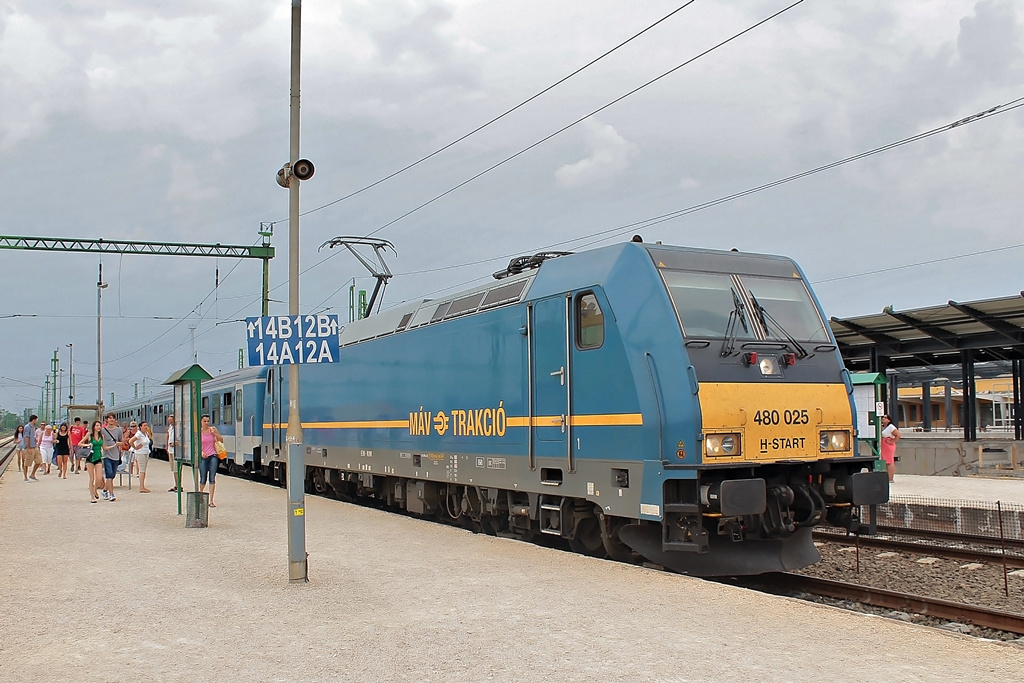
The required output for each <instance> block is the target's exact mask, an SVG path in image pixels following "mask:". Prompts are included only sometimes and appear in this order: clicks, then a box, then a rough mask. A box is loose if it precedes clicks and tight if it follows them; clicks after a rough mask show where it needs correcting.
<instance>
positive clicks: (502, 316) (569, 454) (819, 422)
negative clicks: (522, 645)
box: [204, 242, 888, 576]
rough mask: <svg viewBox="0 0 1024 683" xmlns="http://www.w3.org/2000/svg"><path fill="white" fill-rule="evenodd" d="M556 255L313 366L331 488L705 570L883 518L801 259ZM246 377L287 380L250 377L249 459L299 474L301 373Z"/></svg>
mask: <svg viewBox="0 0 1024 683" xmlns="http://www.w3.org/2000/svg"><path fill="white" fill-rule="evenodd" d="M545 256H547V255H543V254H542V255H538V256H537V257H532V258H527V259H517V260H514V261H513V262H512V263H511V264H510V266H509V268H508V269H507V270H505V271H503V272H500V273H497V274H496V275H495V277H496V282H494V283H492V284H490V285H487V286H484V287H480V288H476V289H473V290H470V291H467V292H463V293H460V294H458V295H456V296H454V297H451V298H446V299H443V300H435V301H419V302H415V303H413V304H408V305H403V306H398V307H395V308H392V309H389V310H386V311H383V312H381V313H379V314H377V315H373V316H371V317H368V318H366V319H363V320H359V321H356V322H353V323H350V324H349V325H347V326H346V327H345V328H344V329H343V330H342V332H341V335H340V343H341V353H340V358H339V362H337V363H334V364H329V365H328V364H324V365H310V366H304V367H302V368H301V372H300V376H301V379H300V381H301V396H300V409H301V419H302V427H303V445H304V448H305V464H306V475H307V482H308V486H309V487H310V488H311V489H313V490H316V491H318V492H325V493H334V494H336V495H339V496H342V497H372V498H376V499H379V500H380V501H382V502H383V503H385V504H387V505H389V506H393V507H397V508H402V509H405V510H406V511H408V512H410V513H413V514H417V515H424V516H433V517H440V518H447V519H454V520H458V521H459V523H464V524H465V525H466V526H468V527H470V528H474V529H477V530H482V531H486V532H489V533H499V534H503V535H510V536H515V537H521V538H525V539H530V538H538V537H541V538H543V537H551V538H554V537H558V538H561V539H564V540H565V541H566V542H567V543H568V544H569V545H570V546H571V547H572V548H573V549H574V550H576V551H578V552H583V553H587V554H590V555H597V556H606V557H612V558H616V559H621V560H627V561H629V560H634V561H635V560H641V559H646V560H649V561H652V562H656V563H658V564H661V565H664V566H666V567H668V568H671V569H673V570H676V571H679V572H684V573H690V574H695V575H702V576H714V575H739V574H756V573H761V572H765V571H776V570H786V569H794V568H798V567H802V566H806V565H809V564H812V563H814V562H816V561H817V560H818V559H819V555H818V553H817V551H816V550H815V548H814V546H813V544H812V542H811V535H810V534H811V529H812V528H813V527H814V526H816V525H819V524H834V525H839V526H842V527H845V528H847V529H850V530H852V531H861V530H862V523H861V520H860V516H859V511H860V506H861V505H875V504H879V503H882V502H885V501H886V500H887V499H888V483H887V478H886V475H885V473H884V472H877V473H876V472H872V471H870V470H871V468H872V464H873V460H872V459H871V458H864V457H859V456H858V455H857V451H856V441H855V433H854V421H853V410H854V409H853V403H852V386H851V383H850V378H849V375H848V373H847V371H846V370H845V368H844V367H843V365H842V361H841V358H840V356H839V353H838V349H837V346H836V343H835V341H834V339H833V338H832V336H831V333H830V331H829V329H828V326H827V325H826V324H825V321H824V317H823V316H822V314H821V311H820V307H819V306H818V303H817V301H816V300H815V298H814V296H813V294H812V293H811V291H810V289H809V287H808V286H807V284H806V280H805V278H804V277H803V275H802V273H801V271H800V269H799V268H798V267H797V266H796V264H795V263H793V262H792V261H791V260H789V259H786V258H782V257H778V256H764V255H756V254H745V253H738V252H719V251H709V250H697V249H687V248H679V247H669V246H662V245H655V244H642V243H636V242H630V243H626V244H620V245H614V246H609V247H605V248H601V249H595V250H592V251H587V252H582V253H577V254H568V255H557V257H556V258H545ZM245 373H248V374H247V375H246V374H245ZM240 374H242V375H244V376H245V377H247V378H250V379H252V380H253V381H254V382H258V381H259V380H262V379H264V378H265V388H264V389H263V390H262V392H261V391H260V390H258V389H255V388H254V390H253V391H251V393H250V394H245V393H244V392H243V402H246V405H245V406H244V407H243V413H244V411H245V410H247V409H248V403H247V401H248V400H249V398H250V397H251V398H252V399H253V400H258V401H262V405H261V406H256V409H257V411H261V412H257V413H256V415H258V417H257V418H256V420H255V422H257V423H260V424H259V427H261V428H262V429H261V430H260V429H256V428H255V425H254V426H253V428H252V429H250V430H249V433H250V434H252V435H253V438H256V436H255V435H256V434H257V432H260V434H261V437H262V441H260V442H259V443H258V445H256V444H255V443H254V442H244V441H239V443H240V444H243V447H246V448H247V447H248V444H249V443H252V444H253V445H255V448H254V449H253V451H252V452H249V451H246V452H245V453H241V454H239V453H235V454H234V455H233V457H234V459H235V463H236V466H238V465H244V466H246V467H250V468H253V469H255V470H256V471H257V472H259V473H262V474H264V475H268V476H271V477H274V478H276V479H278V480H281V481H283V477H284V462H283V461H284V459H285V455H286V445H285V434H284V432H285V427H286V424H287V421H288V410H287V396H288V378H287V375H288V373H287V372H279V368H271V369H268V370H267V371H266V372H265V375H264V374H261V372H260V371H257V370H246V371H241V372H240ZM217 381H219V382H229V383H230V382H231V381H235V380H233V379H230V378H229V377H228V376H226V375H225V376H223V377H220V378H218V379H217V380H214V382H217ZM237 383H238V384H240V385H242V386H244V385H245V381H242V380H239V381H238V382H237ZM204 389H205V385H204ZM222 405H223V404H222ZM234 405H237V402H236V403H235V404H234ZM241 425H242V427H243V429H244V427H245V425H246V418H244V416H243V419H242V420H241ZM229 447H230V445H229Z"/></svg>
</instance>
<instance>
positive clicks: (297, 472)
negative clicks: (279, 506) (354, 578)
mask: <svg viewBox="0 0 1024 683" xmlns="http://www.w3.org/2000/svg"><path fill="white" fill-rule="evenodd" d="M301 29H302V0H292V64H291V67H292V73H291V76H292V78H291V101H290V106H289V121H290V145H289V154H288V160H289V164H290V168H292V169H294V168H295V162H296V161H298V160H299V55H300V45H301V41H300V37H301ZM288 313H289V315H293V316H295V315H298V314H299V179H298V178H296V177H294V176H292V178H291V179H290V181H289V183H288ZM285 440H286V441H287V444H288V581H289V582H290V583H306V582H307V581H308V580H309V578H308V575H307V571H306V570H307V564H306V501H305V493H306V492H305V473H306V466H305V462H304V460H305V458H304V454H303V452H302V422H301V421H300V420H299V364H298V363H292V364H291V365H289V366H288V432H287V433H286V435H285Z"/></svg>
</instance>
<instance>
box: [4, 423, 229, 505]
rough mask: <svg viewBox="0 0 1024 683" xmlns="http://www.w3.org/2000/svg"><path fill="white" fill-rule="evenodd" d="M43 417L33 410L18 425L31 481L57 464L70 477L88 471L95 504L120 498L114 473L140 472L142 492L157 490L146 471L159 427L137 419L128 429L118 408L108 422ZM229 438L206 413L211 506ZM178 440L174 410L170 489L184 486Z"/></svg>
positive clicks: (21, 461)
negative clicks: (176, 452)
mask: <svg viewBox="0 0 1024 683" xmlns="http://www.w3.org/2000/svg"><path fill="white" fill-rule="evenodd" d="M38 419H39V417H38V416H37V415H32V416H31V417H30V418H29V421H28V423H27V424H25V425H20V426H18V428H17V430H16V431H15V435H14V438H15V449H16V450H17V456H18V469H20V470H21V471H22V474H23V475H24V477H25V481H26V482H35V481H39V478H38V477H37V476H36V475H37V474H38V473H39V470H40V469H42V470H43V474H44V475H48V474H50V472H51V468H52V467H53V466H54V465H56V468H57V477H58V478H60V479H67V478H68V476H67V475H68V472H69V471H73V472H74V473H75V474H78V473H80V472H82V471H84V472H85V473H86V474H87V476H88V482H89V499H90V502H92V503H97V502H99V500H100V499H101V498H102V499H103V500H107V501H110V502H114V501H116V500H117V496H116V495H115V493H114V477H116V476H117V475H118V474H125V473H127V474H129V475H130V474H132V473H137V474H138V477H139V493H151V492H152V491H151V490H150V489H148V488H146V470H147V469H148V466H149V456H150V454H151V453H152V449H153V431H152V429H150V426H149V423H147V422H145V421H143V422H139V423H135V422H132V423H131V424H130V425H128V427H127V428H123V427H122V426H121V425H120V424H118V422H117V417H116V416H115V415H114V414H113V413H107V415H106V417H105V419H104V421H103V422H101V421H99V420H97V421H96V422H93V423H92V425H91V426H90V425H88V424H84V423H83V422H82V420H81V418H78V417H76V418H75V421H74V424H73V425H72V426H71V427H69V426H68V425H67V423H63V424H61V425H60V426H59V427H58V428H57V430H56V431H54V430H53V426H52V425H48V424H44V425H38V424H37V421H38ZM223 443H224V437H223V436H221V434H220V432H218V431H217V428H216V427H213V426H212V425H211V424H210V418H209V417H208V416H205V415H204V416H203V418H202V455H203V457H202V460H201V461H200V464H199V474H200V480H201V481H200V487H199V490H200V491H205V490H206V485H207V482H209V486H210V507H217V506H216V504H214V502H213V494H214V492H215V490H216V485H215V481H216V475H217V465H218V458H219V457H222V456H221V455H220V453H222V452H223V448H224V447H223ZM176 445H177V438H176V432H175V427H174V416H173V415H171V416H168V419H167V452H168V455H169V457H168V460H169V462H170V465H171V472H172V473H173V474H174V477H175V480H174V486H172V487H171V488H170V491H177V490H178V488H179V487H180V486H181V481H180V471H179V470H178V469H177V467H176V465H177V463H176V462H175V460H174V450H175V446H176ZM218 445H219V447H218ZM54 458H56V460H54ZM30 470H31V471H30Z"/></svg>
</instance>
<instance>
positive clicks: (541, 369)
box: [530, 294, 572, 479]
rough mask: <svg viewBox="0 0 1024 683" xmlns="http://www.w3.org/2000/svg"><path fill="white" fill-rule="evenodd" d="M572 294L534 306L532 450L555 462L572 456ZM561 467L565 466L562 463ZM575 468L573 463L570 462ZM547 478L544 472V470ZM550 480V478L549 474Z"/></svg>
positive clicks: (553, 298)
mask: <svg viewBox="0 0 1024 683" xmlns="http://www.w3.org/2000/svg"><path fill="white" fill-rule="evenodd" d="M571 301H572V299H571V295H569V294H565V295H561V296H556V297H551V298H549V299H541V300H540V301H537V302H536V303H535V304H534V305H533V306H532V307H531V308H532V310H531V320H530V332H531V334H530V337H531V339H530V344H531V345H532V346H531V354H530V355H531V360H532V364H531V365H532V367H531V368H530V372H531V380H532V381H531V384H532V392H533V396H532V411H531V416H530V417H531V420H532V422H533V429H532V430H531V431H532V433H533V437H532V444H531V446H532V449H533V454H534V456H535V457H536V458H538V459H544V460H546V461H547V462H545V463H541V464H542V469H543V465H549V464H553V463H551V461H550V459H551V458H559V459H561V460H562V462H563V463H564V462H565V458H567V457H568V455H569V443H570V439H571V435H570V433H569V432H570V421H571V419H572V417H571V413H572V409H571V402H570V388H571V386H572V384H571V377H570V373H571V368H570V366H569V345H570V337H569V313H570V311H571V309H570V303H571ZM560 466H561V465H560ZM568 468H569V471H572V466H571V463H569V464H568ZM542 477H543V472H542ZM545 479H547V477H545Z"/></svg>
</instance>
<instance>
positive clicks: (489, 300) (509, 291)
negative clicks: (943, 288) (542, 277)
mask: <svg viewBox="0 0 1024 683" xmlns="http://www.w3.org/2000/svg"><path fill="white" fill-rule="evenodd" d="M527 282H528V280H519V281H518V282H512V283H510V284H507V285H502V286H501V287H495V288H494V289H492V290H490V291H489V292H487V296H485V297H484V302H483V303H482V304H480V308H481V309H485V308H492V307H494V306H500V305H502V304H506V303H510V302H512V301H519V297H521V296H522V295H523V290H524V289H526V284H527Z"/></svg>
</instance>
